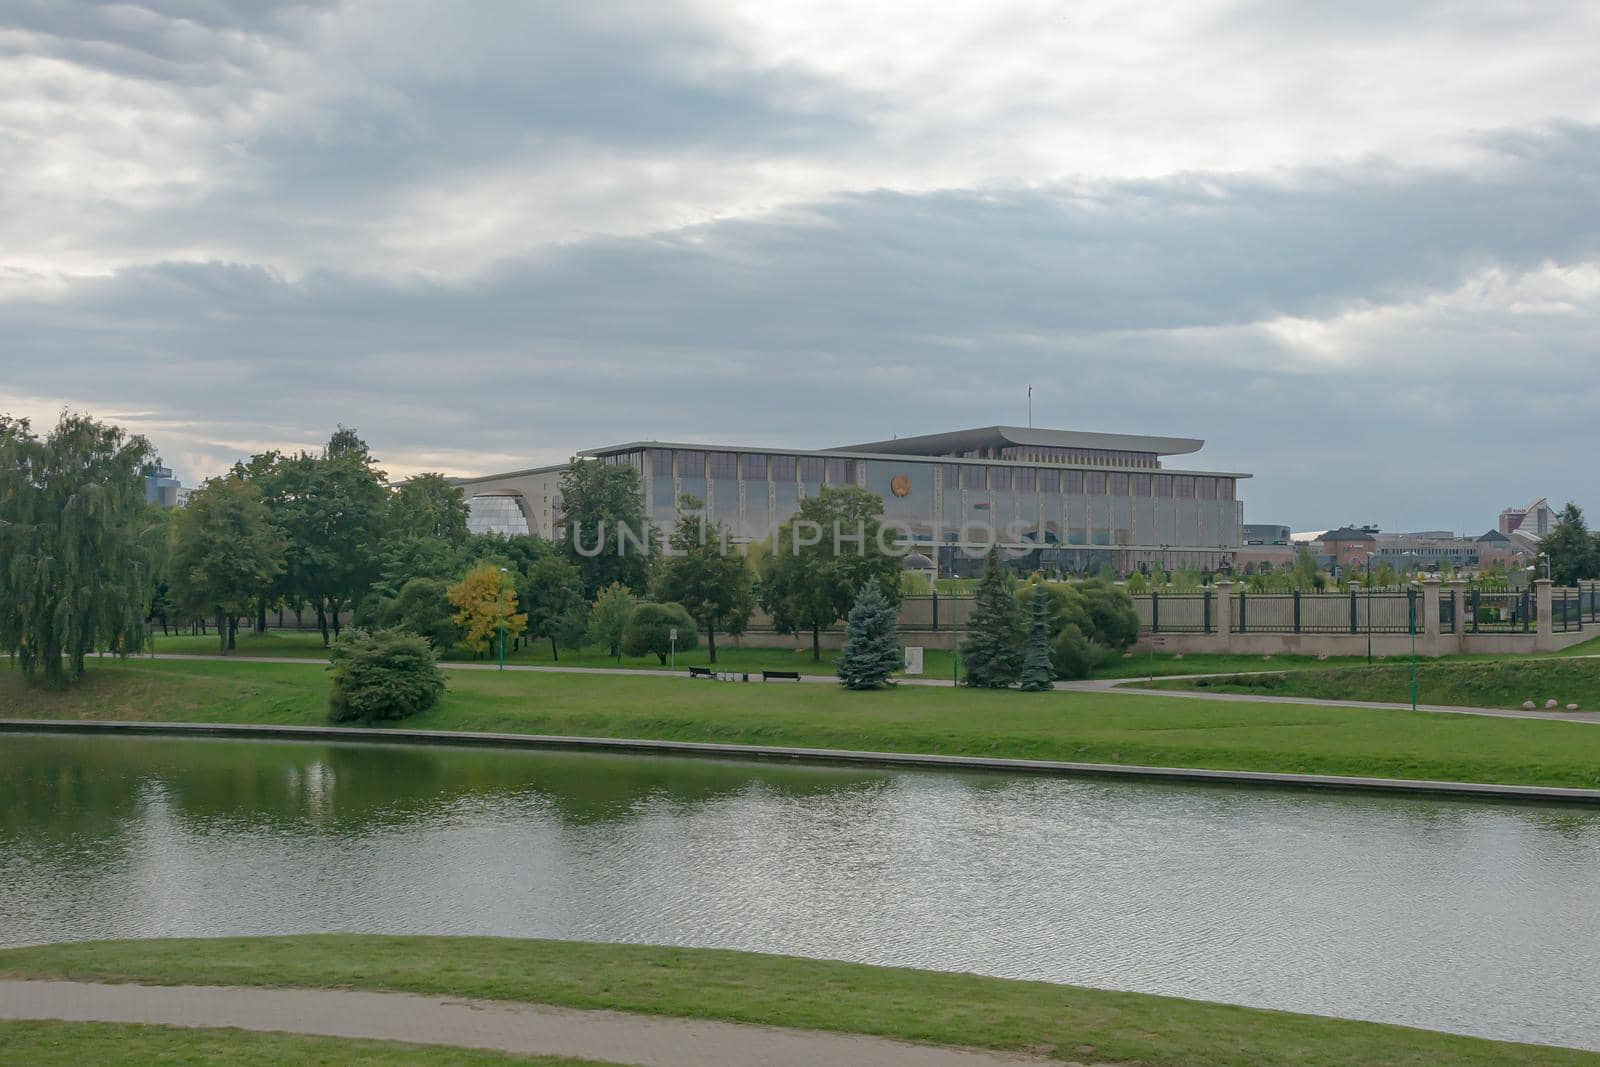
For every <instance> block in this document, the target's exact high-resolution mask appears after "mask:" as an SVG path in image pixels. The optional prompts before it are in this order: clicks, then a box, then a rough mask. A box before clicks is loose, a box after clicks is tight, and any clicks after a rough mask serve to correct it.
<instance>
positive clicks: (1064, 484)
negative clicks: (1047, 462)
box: [1061, 471, 1083, 493]
mask: <svg viewBox="0 0 1600 1067" xmlns="http://www.w3.org/2000/svg"><path fill="white" fill-rule="evenodd" d="M1061 491H1062V492H1063V493H1082V492H1083V471H1062V472H1061Z"/></svg>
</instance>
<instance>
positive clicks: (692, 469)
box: [677, 452, 706, 478]
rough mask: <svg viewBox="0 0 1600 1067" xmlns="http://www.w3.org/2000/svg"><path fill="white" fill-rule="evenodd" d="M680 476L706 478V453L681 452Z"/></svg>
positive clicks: (679, 456) (679, 457)
mask: <svg viewBox="0 0 1600 1067" xmlns="http://www.w3.org/2000/svg"><path fill="white" fill-rule="evenodd" d="M677 474H678V477H680V478H704V477H705V474H706V454H705V453H704V452H679V453H678V471H677Z"/></svg>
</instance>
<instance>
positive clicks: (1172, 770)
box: [0, 719, 1600, 805]
mask: <svg viewBox="0 0 1600 1067" xmlns="http://www.w3.org/2000/svg"><path fill="white" fill-rule="evenodd" d="M0 732H11V733H64V734H91V735H101V736H105V735H116V734H131V735H142V736H164V737H209V738H234V739H240V740H272V741H323V742H345V743H349V742H356V743H363V744H367V743H380V744H420V745H454V746H458V747H490V748H496V747H498V748H538V749H567V750H574V751H599V752H626V753H635V754H643V755H669V756H698V757H705V758H713V759H735V760H765V761H789V762H802V763H833V764H854V765H865V766H875V767H912V768H940V769H945V770H958V771H999V772H1003V773H1007V774H1045V775H1059V776H1063V777H1078V778H1134V779H1142V780H1145V781H1168V782H1200V783H1209V784H1212V785H1249V786H1265V787H1276V788H1291V789H1321V790H1339V791H1346V792H1367V793H1405V794H1414V795H1432V796H1454V797H1476V798H1479V799H1487V800H1514V801H1531V802H1538V803H1554V804H1594V805H1600V789H1571V788H1565V787H1561V786H1536V785H1494V784H1489V783H1483V782H1442V781H1428V780H1420V779H1408V778H1363V777H1357V776H1347V775H1332V774H1277V773H1273V772H1269V771H1226V770H1210V769H1206V768H1199V767H1145V766H1138V765H1132V764H1117V763H1071V762H1065V761H1059V760H1031V759H1003V758H996V757H986V756H944V755H937V754H933V753H912V752H868V751H859V750H854V749H833V748H784V747H776V746H771V745H735V744H713V743H709V742H699V741H657V740H652V739H649V738H622V737H569V736H564V735H559V734H516V733H489V732H478V731H467V730H415V729H406V728H403V727H383V728H372V727H349V726H281V725H269V724H257V723H194V722H108V721H100V720H86V719H0Z"/></svg>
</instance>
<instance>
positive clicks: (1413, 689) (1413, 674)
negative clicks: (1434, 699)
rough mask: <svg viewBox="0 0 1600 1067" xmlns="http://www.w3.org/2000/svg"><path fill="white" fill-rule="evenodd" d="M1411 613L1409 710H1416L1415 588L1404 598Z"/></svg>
mask: <svg viewBox="0 0 1600 1067" xmlns="http://www.w3.org/2000/svg"><path fill="white" fill-rule="evenodd" d="M1406 599H1407V601H1408V602H1409V604H1408V607H1409V609H1410V615H1411V710H1412V711H1416V710H1417V596H1416V592H1415V590H1413V591H1412V594H1411V595H1410V596H1409V597H1407V598H1406Z"/></svg>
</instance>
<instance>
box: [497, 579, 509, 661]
mask: <svg viewBox="0 0 1600 1067" xmlns="http://www.w3.org/2000/svg"><path fill="white" fill-rule="evenodd" d="M500 573H501V574H502V575H505V574H509V573H510V572H509V571H507V570H506V569H505V568H504V567H501V568H500ZM505 585H506V580H505V578H504V577H502V578H501V579H500V590H501V592H504V591H505ZM497 629H499V631H500V669H501V670H505V669H506V613H505V600H504V599H502V600H501V601H500V625H499V627H497Z"/></svg>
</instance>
